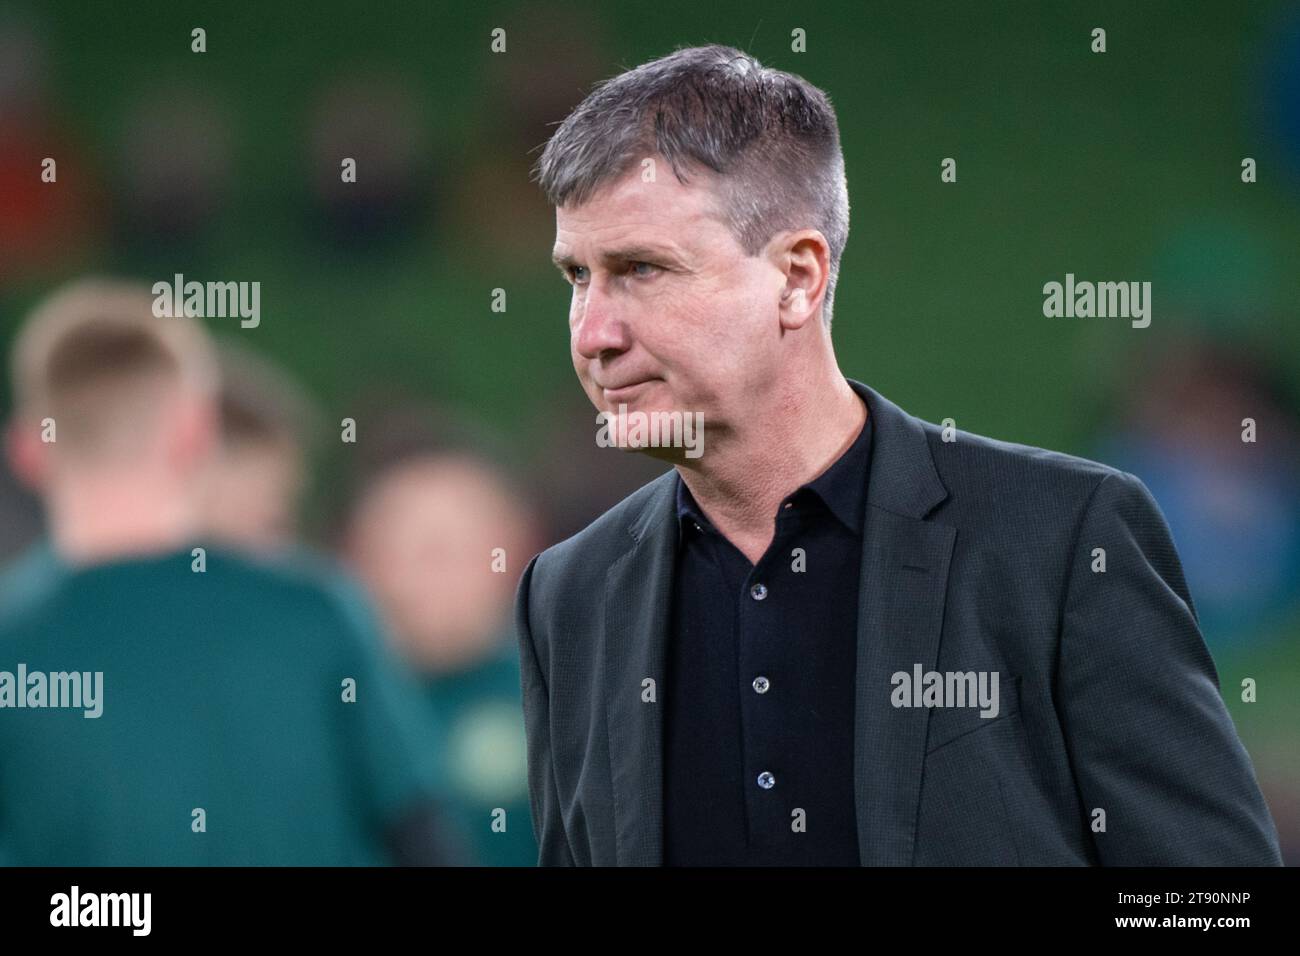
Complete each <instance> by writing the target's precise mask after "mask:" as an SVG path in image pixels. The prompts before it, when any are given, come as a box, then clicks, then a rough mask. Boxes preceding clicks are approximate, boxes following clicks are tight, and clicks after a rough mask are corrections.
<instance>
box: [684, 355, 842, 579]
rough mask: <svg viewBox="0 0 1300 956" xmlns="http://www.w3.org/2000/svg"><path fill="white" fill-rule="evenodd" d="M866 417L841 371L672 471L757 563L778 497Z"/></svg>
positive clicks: (817, 470)
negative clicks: (693, 461)
mask: <svg viewBox="0 0 1300 956" xmlns="http://www.w3.org/2000/svg"><path fill="white" fill-rule="evenodd" d="M866 420H867V406H866V403H865V402H863V400H862V399H861V398H859V397H858V394H857V393H856V392H854V391H853V388H852V387H851V386H850V385H849V383H848V382H847V381H846V380H845V379H844V377H843V376H842V375H840V374H839V373H838V370H837V371H836V373H835V376H834V380H833V381H832V382H831V383H830V384H829V385H828V386H824V387H821V388H820V389H818V390H809V391H808V392H805V393H804V394H803V395H802V396H796V397H795V398H794V400H793V401H787V402H785V403H783V404H782V406H781V408H780V410H779V413H777V412H776V411H775V410H774V411H773V413H771V414H768V415H757V416H754V420H753V421H749V422H743V423H740V424H739V425H738V426H737V427H735V428H733V429H731V430H730V431H729V435H728V439H727V440H726V441H724V442H722V443H719V444H720V447H716V446H715V447H716V450H715V452H714V453H713V454H712V455H711V454H710V453H709V452H708V451H706V452H705V454H704V457H702V458H701V459H699V461H700V464H699V466H698V467H686V466H685V465H681V464H679V465H678V466H677V473H678V474H679V475H681V478H682V481H684V482H685V483H686V487H687V488H688V489H690V492H691V495H692V496H693V497H694V498H695V501H696V503H697V504H699V506H700V508H701V509H702V510H703V511H704V513H705V514H706V515H708V517H709V520H710V521H711V522H712V523H713V525H714V527H715V528H717V529H718V531H719V532H721V533H722V534H723V535H725V536H726V538H727V540H729V541H731V542H732V543H733V544H734V545H735V546H736V547H737V548H739V549H740V551H741V552H742V553H743V554H744V555H745V557H747V558H749V560H750V563H752V564H757V563H758V560H759V559H760V558H761V557H762V556H763V553H764V552H765V551H767V548H768V546H769V545H770V544H771V543H772V538H773V536H774V535H775V534H776V513H777V510H778V509H779V508H780V505H781V501H782V499H784V498H785V497H786V496H787V495H789V494H790V493H791V492H792V491H794V490H795V489H796V488H799V487H800V486H801V485H804V484H806V483H807V482H809V481H811V480H812V479H814V478H816V477H817V476H818V475H820V474H821V473H822V472H824V471H826V470H827V469H828V468H830V466H831V465H833V464H834V463H835V462H836V461H837V460H838V459H839V458H840V456H841V455H843V454H844V452H845V451H847V450H848V449H849V447H850V446H851V445H852V444H853V442H854V440H855V439H856V438H857V437H858V435H859V434H860V433H861V431H862V428H863V426H864V425H865V423H866Z"/></svg>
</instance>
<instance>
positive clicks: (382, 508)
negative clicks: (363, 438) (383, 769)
mask: <svg viewBox="0 0 1300 956" xmlns="http://www.w3.org/2000/svg"><path fill="white" fill-rule="evenodd" d="M431 418H432V416H428V417H427V418H426V416H425V415H424V414H423V413H422V410H420V409H418V408H414V407H413V408H412V409H411V410H410V413H409V414H408V413H402V414H390V415H389V416H388V417H387V419H386V420H385V419H381V420H380V421H378V422H374V423H372V424H371V426H370V427H369V429H368V432H367V434H368V436H369V444H370V446H371V447H372V448H375V447H376V446H377V447H378V448H379V449H381V452H380V453H379V454H374V455H372V456H371V460H370V462H369V463H368V464H367V466H366V467H364V468H363V469H358V470H359V474H358V476H357V480H356V482H355V485H356V487H355V492H354V498H353V500H352V502H351V503H350V505H349V507H348V509H347V512H348V514H347V517H348V520H347V522H346V525H345V530H344V534H343V535H342V541H341V546H340V551H341V556H342V558H343V560H344V561H345V562H346V564H347V565H348V566H349V567H350V568H351V569H352V570H353V572H354V573H355V574H356V576H357V578H358V579H359V580H360V581H361V582H362V583H363V584H364V585H365V586H366V589H367V591H368V592H369V593H370V595H371V596H372V597H373V599H374V601H375V604H376V606H377V608H378V610H379V612H380V615H381V617H382V619H383V621H384V623H385V625H386V626H385V628H384V631H385V633H386V634H387V635H388V636H389V638H390V640H392V641H393V644H394V647H395V649H396V650H397V651H398V652H399V653H400V654H401V656H402V657H403V658H404V659H405V661H406V663H407V665H408V666H409V667H410V668H411V669H412V671H413V672H414V673H415V675H416V677H417V679H418V681H419V684H420V686H421V688H422V689H423V690H424V693H425V697H426V700H427V702H428V704H429V706H430V709H431V711H432V713H433V714H434V715H435V717H436V718H437V720H436V723H435V725H434V726H433V727H431V728H430V732H429V734H428V739H429V745H430V746H436V747H441V748H444V750H445V754H446V764H447V782H448V790H449V796H450V798H451V799H452V801H453V809H454V810H455V812H456V816H457V819H458V821H459V822H460V824H461V827H460V829H461V831H462V832H463V833H465V835H466V838H467V843H468V847H467V849H469V850H471V851H472V853H473V860H472V865H476V866H533V865H535V864H536V862H537V842H536V840H535V839H534V838H533V834H532V829H531V823H530V821H529V805H528V778H527V768H526V764H525V760H526V747H525V742H524V723H523V719H522V715H521V713H520V696H519V653H518V651H517V650H516V643H515V640H514V636H513V635H512V634H511V632H510V626H511V623H512V621H511V614H510V605H511V598H512V596H513V593H514V587H515V584H516V583H517V581H518V575H519V571H520V570H522V567H523V559H524V557H526V556H528V555H531V554H533V553H534V551H535V550H536V549H535V548H533V547H532V544H533V542H534V541H535V540H536V535H535V532H534V531H533V524H534V521H533V519H532V516H531V514H530V513H529V509H528V507H527V505H526V504H525V502H524V501H523V500H522V498H521V497H520V496H519V495H517V494H516V493H515V492H514V491H513V489H512V488H511V487H510V482H509V480H508V477H507V475H506V473H505V472H504V470H503V467H502V464H501V463H500V462H498V461H496V460H495V456H493V455H492V454H491V452H490V451H489V447H488V446H487V445H486V444H485V443H482V442H480V441H478V440H477V439H476V438H475V437H474V436H473V434H472V433H471V432H469V431H465V433H464V434H463V436H462V435H460V434H458V432H460V430H459V429H453V428H446V429H435V428H432V427H430V419H431Z"/></svg>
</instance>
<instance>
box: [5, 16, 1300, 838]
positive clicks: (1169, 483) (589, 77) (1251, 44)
mask: <svg viewBox="0 0 1300 956" xmlns="http://www.w3.org/2000/svg"><path fill="white" fill-rule="evenodd" d="M194 27H203V28H204V29H205V30H206V32H207V52H205V53H202V54H197V53H193V52H191V49H190V45H191V37H190V31H191V29H193V28H194ZM497 27H500V28H503V29H505V31H506V40H507V48H506V52H504V53H500V54H494V53H493V52H491V49H490V42H491V31H492V30H493V29H494V28H497ZM1095 27H1102V28H1104V29H1105V30H1106V43H1107V49H1106V52H1105V53H1103V54H1098V53H1094V52H1092V50H1091V43H1092V39H1091V31H1092V30H1093V28H1095ZM795 28H802V29H803V30H805V31H806V37H807V49H806V52H802V53H796V52H793V51H792V49H791V31H792V30H793V29H795ZM706 42H717V43H727V44H731V45H735V46H739V47H741V48H744V49H745V50H747V51H749V52H751V53H753V54H754V55H756V56H757V57H758V58H759V59H760V60H761V61H762V62H763V63H765V64H767V65H769V66H774V67H778V68H782V69H786V70H790V71H792V72H797V73H799V74H801V75H803V76H805V77H807V78H808V79H809V80H811V81H812V82H813V83H815V84H817V85H818V86H820V87H822V88H823V89H825V90H826V91H827V92H828V93H829V95H830V97H831V99H832V102H833V103H834V105H835V107H836V109H837V111H838V114H839V122H840V129H841V134H842V140H843V147H844V153H845V160H846V164H847V172H848V181H849V192H850V200H851V205H852V225H851V232H850V239H849V244H848V249H847V252H846V254H845V256H844V260H843V264H842V271H841V277H840V280H839V285H838V292H837V295H836V309H835V316H836V321H835V343H836V348H837V352H838V355H839V358H840V363H841V367H842V368H843V369H844V371H845V372H846V374H849V375H851V376H852V377H855V378H859V379H862V380H865V381H867V382H869V383H870V384H872V385H873V386H874V387H876V388H878V389H879V390H880V391H882V392H883V393H884V394H885V395H887V396H889V397H890V398H891V399H892V400H893V401H895V402H897V403H899V404H900V405H902V406H903V407H904V408H906V409H907V410H909V411H911V412H913V413H914V414H917V415H920V416H922V417H924V418H927V419H930V420H933V421H938V420H940V419H942V418H945V417H952V418H954V419H955V420H956V423H957V426H958V427H959V428H962V429H965V430H969V431H974V432H979V433H983V434H987V435H992V436H994V437H997V438H1001V439H1005V440H1009V441H1016V442H1023V443H1027V444H1033V445H1041V446H1046V447H1049V448H1053V449H1058V450H1062V451H1066V452H1071V453H1074V454H1080V455H1085V456H1087V457H1097V458H1102V459H1103V460H1106V461H1108V462H1111V463H1114V464H1118V465H1119V466H1120V467H1124V468H1126V469H1127V470H1130V471H1133V472H1134V473H1135V474H1137V475H1138V476H1139V477H1141V478H1143V480H1145V481H1147V482H1148V484H1149V485H1150V486H1151V488H1152V490H1153V492H1154V493H1155V494H1156V497H1157V500H1158V501H1160V503H1161V505H1162V507H1164V508H1165V509H1166V513H1167V514H1168V516H1169V519H1170V523H1171V525H1172V527H1173V529H1174V533H1175V539H1176V541H1177V542H1178V544H1179V548H1180V552H1182V553H1183V556H1184V560H1185V562H1187V565H1188V576H1189V580H1190V581H1191V585H1192V593H1193V598H1194V599H1195V600H1198V602H1199V601H1200V599H1201V597H1202V595H1204V596H1205V603H1204V607H1202V608H1201V610H1202V625H1203V628H1204V630H1205V633H1206V638H1207V641H1208V642H1209V643H1210V645H1211V648H1212V649H1213V650H1214V653H1215V658H1216V661H1217V662H1218V663H1219V667H1220V674H1221V679H1222V682H1223V689H1224V694H1225V698H1226V699H1227V701H1228V704H1229V707H1230V709H1231V711H1232V713H1233V717H1234V719H1235V720H1237V722H1238V726H1239V729H1240V731H1241V733H1242V737H1243V740H1244V741H1245V743H1246V745H1247V748H1248V749H1249V750H1250V751H1251V753H1252V756H1253V757H1254V759H1255V762H1256V766H1257V768H1258V770H1259V773H1260V776H1261V782H1262V783H1263V784H1264V786H1265V791H1266V795H1267V796H1268V798H1269V801H1270V805H1271V807H1272V809H1273V811H1274V814H1275V816H1276V817H1277V819H1278V823H1279V828H1280V829H1282V830H1283V839H1284V842H1285V843H1286V847H1285V849H1286V852H1287V856H1288V860H1289V861H1290V862H1293V863H1294V862H1297V861H1300V746H1297V729H1300V648H1298V645H1297V636H1300V606H1298V601H1300V584H1298V583H1297V582H1298V580H1300V556H1298V555H1300V530H1298V529H1300V516H1297V508H1298V507H1300V506H1298V505H1297V497H1300V494H1298V493H1297V487H1298V486H1297V477H1296V469H1297V447H1298V446H1297V439H1296V436H1297V425H1296V415H1297V411H1298V409H1297V406H1296V404H1295V395H1296V391H1297V386H1298V385H1300V321H1297V320H1298V319H1300V309H1298V307H1297V303H1300V268H1298V267H1297V253H1300V9H1298V8H1297V6H1296V5H1295V4H1276V3H1265V2H1260V3H1250V4H1242V3H1190V2H1145V3H1141V4H1134V3H1131V2H1109V3H1106V2H1103V3H1088V4H1064V3H949V4H910V3H909V4H875V3H818V4H815V5H810V6H809V7H808V8H807V9H799V8H795V7H791V6H790V5H788V4H783V3H770V2H754V0H746V2H729V0H715V2H710V3H707V4H704V3H698V2H692V3H685V2H656V3H647V4H639V3H621V4H616V5H610V4H589V5H584V4H563V5H559V4H547V3H512V4H505V3H493V2H482V3H474V4H439V3H406V4H385V5H382V6H379V5H365V4H362V5H358V4H354V3H343V2H336V0H319V2H317V3H315V4H313V5H311V6H310V7H304V6H301V5H298V4H292V3H283V2H269V0H267V2H259V3H257V4H247V5H234V4H223V5H221V6H219V7H217V6H214V5H211V4H197V3H186V2H174V3H166V4H163V3H158V4H143V3H133V4H113V5H109V4H86V3H71V2H45V3H40V4H23V3H0V43H2V44H3V46H2V47H0V50H3V55H0V63H2V64H3V66H0V109H3V112H2V113H0V119H3V123H0V145H2V146H3V149H0V197H2V198H3V205H2V206H0V332H2V334H3V335H4V337H5V340H6V342H7V341H8V340H9V339H10V338H11V336H12V334H13V331H14V330H15V328H16V327H17V326H18V324H19V323H20V321H21V320H22V317H23V316H24V315H25V313H26V312H27V310H28V309H29V308H30V307H31V306H32V305H33V303H34V302H35V301H36V300H37V299H38V298H39V297H41V296H42V295H44V294H45V293H47V292H48V291H50V290H51V289H52V288H54V287H55V286H56V285H57V284H58V283H59V282H60V281H62V280H63V279H65V278H69V277H73V276H76V275H81V274H83V273H86V272H110V273H115V274H122V275H128V276H133V277H137V278H141V279H145V280H147V281H149V282H150V283H152V282H153V281H157V280H159V279H167V280H169V279H170V278H171V276H172V275H173V274H174V273H178V272H179V273H183V274H184V275H185V276H186V277H187V278H195V279H199V280H207V279H219V280H239V281H252V280H256V281H260V282H261V284H262V303H261V307H262V321H261V325H260V327H258V328H256V329H249V330H241V329H240V328H239V324H238V320H237V319H230V320H225V321H224V322H223V321H222V320H209V325H210V326H211V327H212V328H213V330H214V331H215V332H217V333H218V334H221V335H223V336H233V337H238V338H240V339H241V341H244V342H246V343H248V344H251V345H253V346H254V347H256V348H257V349H258V350H259V351H261V352H263V353H264V354H266V355H268V356H271V357H272V358H274V359H275V360H277V361H278V362H279V363H281V364H282V365H283V366H285V367H286V368H287V369H289V370H290V371H291V372H292V373H293V374H294V375H295V376H297V377H298V378H299V379H300V380H301V381H302V382H303V383H304V384H305V385H306V386H307V388H308V389H309V390H310V391H311V392H312V393H313V394H314V395H315V396H316V398H317V399H318V401H319V402H320V405H321V407H322V409H323V410H324V412H325V418H326V419H327V420H328V421H330V422H337V421H339V419H341V418H342V417H344V416H349V415H352V416H356V415H358V414H359V411H358V410H359V409H362V408H368V407H372V406H373V405H374V404H375V402H376V401H379V402H381V403H382V401H383V400H384V399H383V396H391V395H402V396H410V397H415V398H419V399H426V400H429V401H431V402H436V403H438V404H439V405H440V406H448V407H455V408H459V409H462V410H465V411H466V412H468V413H469V414H471V415H473V416H474V417H475V418H476V419H478V420H480V421H481V422H482V423H483V424H484V425H485V426H487V427H489V428H491V429H494V430H495V431H496V432H497V433H498V434H499V435H500V436H502V438H503V439H504V442H505V443H506V444H507V445H509V446H510V447H511V448H513V449H514V453H515V456H516V458H517V460H518V461H519V462H520V463H521V468H522V471H521V482H522V484H523V485H524V486H525V487H526V488H527V489H528V491H529V493H530V494H532V495H534V496H535V497H536V498H537V499H538V500H539V501H540V502H541V503H542V505H543V507H544V508H546V509H547V510H548V516H549V519H550V525H549V527H550V529H551V531H550V534H551V537H552V538H554V537H558V536H560V535H562V534H567V533H570V532H571V531H572V530H576V527H578V526H580V525H581V523H582V522H583V521H585V520H589V519H590V517H593V516H594V515H595V514H597V513H599V511H600V510H602V509H603V508H604V507H606V506H607V505H608V503H610V499H611V497H613V491H615V490H616V491H617V492H618V494H622V493H626V491H627V490H630V489H631V488H632V487H635V485H636V484H637V483H638V482H640V481H643V480H645V479H646V478H647V477H649V476H651V475H653V474H654V473H655V471H656V468H655V467H654V466H653V465H646V464H643V463H639V462H636V463H631V464H628V463H625V462H621V463H619V464H617V465H610V466H608V467H609V470H608V471H607V472H598V473H597V472H593V473H592V474H579V475H575V474H572V473H568V474H564V473H562V472H563V468H564V466H565V461H561V460H560V459H567V458H569V457H570V456H569V452H568V449H570V448H571V447H572V440H571V438H569V437H560V436H561V434H562V433H563V434H564V435H568V434H569V433H567V432H564V431H563V430H564V429H572V430H573V432H572V434H575V435H582V436H585V437H586V438H587V439H588V441H589V437H590V428H591V427H594V426H592V425H591V424H590V422H589V416H590V409H589V408H588V407H587V406H585V404H584V399H583V398H582V396H581V394H580V393H579V390H578V388H577V384H576V381H575V380H574V376H573V371H572V368H571V366H570V364H569V359H568V338H567V327H566V312H567V299H568V288H567V286H565V285H564V283H563V282H562V281H561V280H560V279H559V277H558V276H557V275H556V274H555V272H554V270H553V268H552V266H551V265H550V263H549V261H548V257H549V252H550V248H551V242H552V239H553V227H554V220H553V213H552V211H551V210H550V209H549V207H548V206H547V205H546V203H545V201H544V200H543V198H542V197H541V195H540V193H539V192H538V191H537V189H536V188H535V186H533V185H532V184H531V183H530V182H529V168H530V166H531V164H532V162H533V161H534V160H535V159H536V156H537V151H538V150H539V149H540V147H541V145H542V144H543V143H544V142H545V139H546V136H547V135H548V131H549V129H550V125H549V124H553V123H555V122H558V121H559V120H561V119H562V118H563V117H564V115H565V113H566V112H567V110H568V109H570V108H571V107H572V106H573V105H575V104H576V103H577V102H578V100H579V99H581V97H582V95H583V93H584V92H585V91H586V90H587V89H589V87H590V85H591V84H592V83H593V82H595V81H596V80H599V79H601V78H604V77H606V76H609V75H611V74H613V73H615V72H618V71H620V70H621V69H624V68H627V67H631V66H633V65H636V64H638V63H640V62H643V61H644V60H647V59H650V58H653V57H655V56H659V55H662V54H664V53H667V52H669V51H671V50H672V49H674V48H675V47H677V46H682V45H693V44H698V43H706ZM47 155H52V156H57V157H58V158H59V183H60V187H59V189H58V190H57V191H55V190H53V189H50V188H49V187H48V186H46V185H43V184H41V183H39V181H38V180H37V178H36V173H35V171H36V170H38V169H39V163H40V159H41V158H42V157H44V156H47ZM340 156H353V157H355V158H356V159H357V161H358V173H359V176H358V178H359V185H361V186H362V188H361V189H354V190H353V191H352V192H347V191H346V190H345V188H344V187H340V185H339V183H338V179H339V177H338V168H339V167H338V163H339V157H340ZM945 157H953V158H955V159H956V160H957V174H958V175H957V182H956V183H943V182H941V180H940V175H939V173H940V162H941V160H943V159H944V158H945ZM1244 157H1252V158H1254V159H1255V160H1256V162H1257V164H1258V182H1255V183H1249V184H1247V183H1243V182H1242V178H1241V162H1242V159H1243V158H1244ZM1067 272H1071V273H1074V274H1075V276H1076V277H1077V278H1079V279H1088V280H1130V281H1143V280H1145V281H1151V282H1152V284H1153V319H1152V323H1151V326H1150V327H1149V328H1147V329H1134V328H1131V327H1130V326H1129V323H1128V322H1127V321H1125V320H1122V319H1048V318H1045V317H1044V316H1043V314H1042V303H1043V292H1042V287H1043V285H1044V283H1046V282H1049V281H1063V280H1064V277H1065V274H1066V273H1067ZM496 288H501V289H504V290H506V294H507V296H508V299H507V301H508V307H507V311H506V312H504V313H497V312H493V311H492V310H491V308H490V306H491V300H492V290H493V289H496ZM5 374H6V376H7V374H8V372H7V370H6V373H5ZM6 392H7V389H6ZM377 396H378V398H377ZM1225 396H1227V397H1225ZM1207 403H1210V408H1211V410H1215V409H1217V410H1220V411H1222V412H1223V415H1224V419H1223V422H1219V423H1218V424H1224V423H1226V424H1225V425H1224V427H1225V428H1226V427H1227V425H1230V424H1231V423H1233V422H1239V420H1240V418H1241V417H1242V416H1243V415H1253V417H1256V418H1258V419H1259V421H1260V422H1261V429H1260V433H1261V439H1260V443H1259V448H1258V450H1256V448H1255V446H1250V445H1243V444H1242V443H1241V442H1240V441H1239V440H1237V437H1238V436H1237V435H1236V434H1235V431H1234V432H1233V434H1232V435H1231V436H1229V437H1230V439H1231V440H1225V436H1224V433H1223V431H1224V429H1222V428H1220V429H1218V430H1217V431H1215V428H1217V425H1211V424H1209V423H1210V422H1212V421H1215V420H1214V418H1213V414H1210V413H1206V414H1202V413H1203V412H1206V406H1207ZM1243 409H1244V411H1243ZM1162 422H1163V423H1165V424H1166V425H1167V426H1168V428H1167V429H1163V428H1162V425H1161V423H1162ZM1189 422H1190V423H1191V424H1190V425H1189V424H1188V423H1189ZM1198 422H1206V423H1207V424H1206V425H1205V427H1204V428H1203V429H1201V430H1200V431H1198V427H1199V426H1198V424H1197V423H1198ZM1233 427H1234V428H1236V427H1237V426H1233ZM1247 454H1251V455H1254V457H1253V458H1251V459H1250V460H1246V459H1245V458H1244V457H1243V456H1244V455H1247ZM339 459H340V455H339V454H338V453H337V452H335V453H333V454H330V453H329V452H328V451H326V453H324V454H323V455H322V457H321V459H320V461H319V462H318V465H317V481H316V485H317V487H316V493H315V495H314V497H313V498H312V500H311V503H310V505H309V507H308V514H307V515H306V518H307V521H308V525H309V527H311V528H313V529H315V531H316V532H317V533H318V534H322V533H323V532H324V530H325V529H326V528H327V527H328V526H329V523H330V515H329V510H330V508H331V507H332V505H331V501H332V499H331V495H330V488H331V486H332V485H334V484H335V483H336V482H337V481H339V480H340V478H339V476H340V475H341V474H342V473H343V472H344V471H345V470H346V465H345V463H343V462H341V461H340V460H339ZM1201 465H1204V468H1203V469H1202V470H1200V471H1198V470H1197V469H1198V468H1200V467H1201ZM575 467H576V466H575ZM1195 476H1201V477H1200V478H1198V479H1197V480H1193V478H1194V477H1195ZM1205 476H1209V477H1208V478H1207V477H1205ZM1201 479H1203V480H1201ZM584 480H585V481H586V484H585V485H584V484H583V481H584ZM1198 481H1200V483H1199V484H1198V483H1197V482H1198ZM1211 499H1212V500H1211ZM1279 508H1280V509H1281V513H1280V517H1279V518H1278V520H1280V521H1281V523H1282V525H1283V528H1282V530H1281V531H1278V530H1276V524H1277V521H1272V520H1265V519H1266V518H1273V517H1274V516H1278V515H1279ZM15 513H17V512H15ZM1207 515H1209V517H1206V516H1207ZM15 520H17V519H15ZM15 527H16V526H15ZM18 536H19V535H18V533H17V532H11V537H14V538H17V537H18ZM1261 582H1264V583H1261ZM1134 639H1135V640H1138V639H1141V636H1140V635H1135V636H1134ZM1243 676H1252V677H1255V678H1256V679H1257V680H1258V681H1259V684H1260V700H1259V702H1258V703H1255V704H1243V703H1241V702H1240V701H1239V699H1238V696H1239V695H1238V691H1237V687H1238V686H1239V683H1240V679H1241V678H1242V677H1243Z"/></svg>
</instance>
